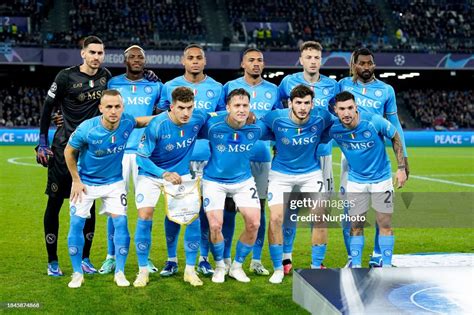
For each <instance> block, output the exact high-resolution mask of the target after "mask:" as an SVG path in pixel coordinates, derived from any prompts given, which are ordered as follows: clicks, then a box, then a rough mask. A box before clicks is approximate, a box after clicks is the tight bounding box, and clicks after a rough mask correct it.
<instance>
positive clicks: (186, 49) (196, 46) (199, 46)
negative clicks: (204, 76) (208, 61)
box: [183, 44, 204, 55]
mask: <svg viewBox="0 0 474 315" xmlns="http://www.w3.org/2000/svg"><path fill="white" fill-rule="evenodd" d="M191 48H198V49H201V51H202V52H203V53H204V48H202V46H201V45H198V44H189V45H188V46H186V47H185V48H184V50H183V55H184V54H185V53H186V52H187V51H188V50H189V49H191Z"/></svg>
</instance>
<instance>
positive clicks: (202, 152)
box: [158, 76, 225, 161]
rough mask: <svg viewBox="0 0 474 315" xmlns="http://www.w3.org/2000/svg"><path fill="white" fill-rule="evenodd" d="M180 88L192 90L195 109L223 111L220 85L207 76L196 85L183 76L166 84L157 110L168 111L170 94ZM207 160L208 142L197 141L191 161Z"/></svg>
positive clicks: (223, 104)
mask: <svg viewBox="0 0 474 315" xmlns="http://www.w3.org/2000/svg"><path fill="white" fill-rule="evenodd" d="M180 86H185V87H188V88H190V89H191V90H193V92H194V106H195V108H198V109H201V110H204V111H206V112H207V113H211V112H215V111H221V110H225V95H224V92H223V87H222V84H220V83H219V82H217V81H216V80H214V79H213V78H211V77H209V76H206V77H205V79H204V80H202V81H201V82H198V83H192V82H189V81H188V80H186V79H185V78H184V76H179V77H177V78H174V79H173V80H171V81H168V82H166V83H165V85H164V86H163V89H162V91H161V98H160V103H159V105H158V108H159V109H161V110H167V109H169V107H170V104H171V100H172V97H171V93H172V92H173V91H174V89H175V88H177V87H180ZM209 158H210V152H209V142H208V141H207V140H205V139H198V140H197V141H196V145H195V146H194V150H193V153H192V156H191V161H208V160H209Z"/></svg>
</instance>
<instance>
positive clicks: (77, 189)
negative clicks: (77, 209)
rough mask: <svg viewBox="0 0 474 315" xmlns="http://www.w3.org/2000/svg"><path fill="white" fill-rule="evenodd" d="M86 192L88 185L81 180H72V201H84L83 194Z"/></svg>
mask: <svg viewBox="0 0 474 315" xmlns="http://www.w3.org/2000/svg"><path fill="white" fill-rule="evenodd" d="M83 193H84V194H86V193H87V190H86V186H85V185H84V184H83V183H82V182H81V181H74V180H73V181H72V187H71V196H70V197H69V199H71V202H72V203H77V202H81V201H82V194H83Z"/></svg>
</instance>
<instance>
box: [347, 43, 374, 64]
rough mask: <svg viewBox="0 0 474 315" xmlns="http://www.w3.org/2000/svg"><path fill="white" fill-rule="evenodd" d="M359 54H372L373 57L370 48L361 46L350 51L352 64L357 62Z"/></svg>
mask: <svg viewBox="0 0 474 315" xmlns="http://www.w3.org/2000/svg"><path fill="white" fill-rule="evenodd" d="M359 56H372V58H374V59H375V57H374V54H373V53H372V51H370V49H369V48H366V47H362V48H359V49H356V50H354V52H353V53H352V62H353V63H354V64H355V63H357V60H358V59H359Z"/></svg>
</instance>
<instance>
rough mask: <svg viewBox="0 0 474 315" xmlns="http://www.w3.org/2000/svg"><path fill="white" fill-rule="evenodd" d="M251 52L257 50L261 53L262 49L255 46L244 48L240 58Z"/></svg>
mask: <svg viewBox="0 0 474 315" xmlns="http://www.w3.org/2000/svg"><path fill="white" fill-rule="evenodd" d="M251 52H258V53H261V54H262V55H263V53H262V51H261V50H260V49H257V48H248V49H246V50H245V51H244V52H243V53H242V59H244V57H245V55H247V54H248V53H251Z"/></svg>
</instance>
